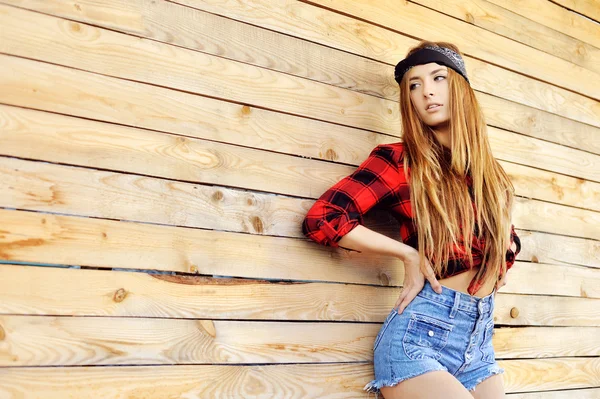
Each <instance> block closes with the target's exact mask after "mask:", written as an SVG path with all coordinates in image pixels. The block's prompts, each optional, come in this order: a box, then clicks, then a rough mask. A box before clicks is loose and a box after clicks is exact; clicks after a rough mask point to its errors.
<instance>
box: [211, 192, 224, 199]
mask: <svg viewBox="0 0 600 399" xmlns="http://www.w3.org/2000/svg"><path fill="white" fill-rule="evenodd" d="M224 197H225V196H224V195H223V192H221V191H215V192H214V193H213V195H212V198H213V200H215V201H221V200H223V198H224Z"/></svg>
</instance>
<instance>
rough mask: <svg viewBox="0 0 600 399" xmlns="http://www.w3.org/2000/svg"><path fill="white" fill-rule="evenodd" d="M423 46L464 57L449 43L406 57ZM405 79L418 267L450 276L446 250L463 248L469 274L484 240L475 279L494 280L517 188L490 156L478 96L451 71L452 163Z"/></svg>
mask: <svg viewBox="0 0 600 399" xmlns="http://www.w3.org/2000/svg"><path fill="white" fill-rule="evenodd" d="M426 45H430V46H431V45H432V46H440V47H446V48H450V49H452V50H454V51H456V52H457V53H458V54H461V53H460V52H459V50H458V48H457V47H456V46H455V45H453V44H451V43H447V42H430V41H421V42H420V43H419V44H418V45H417V46H415V47H413V48H411V49H410V50H409V52H408V54H407V56H409V55H411V54H412V53H413V52H415V51H417V50H418V49H420V48H422V47H424V46H426ZM461 56H462V54H461ZM407 75H408V73H407V74H405V75H404V77H403V79H402V81H401V84H400V114H401V117H402V132H403V142H404V148H405V151H406V155H405V156H404V167H405V170H408V168H410V175H409V176H408V178H409V181H410V187H411V190H410V192H411V194H410V197H411V198H410V199H411V206H412V207H413V208H412V209H413V217H414V219H415V223H416V230H417V239H418V243H419V244H418V250H419V255H420V258H421V267H423V266H424V264H425V263H424V262H425V260H424V259H425V258H424V257H425V256H427V258H428V259H429V260H430V263H431V265H432V267H433V269H434V271H435V272H436V276H438V278H439V276H441V275H443V274H444V273H445V272H446V270H447V262H448V260H449V258H450V254H451V252H452V250H453V248H451V247H452V246H453V245H459V244H462V245H464V246H465V249H466V255H467V258H468V260H469V263H470V265H471V267H472V265H473V257H472V245H471V244H472V241H471V237H473V235H474V234H475V233H478V234H477V238H478V239H481V238H482V237H483V238H484V240H485V247H484V248H483V249H482V252H483V254H482V255H483V258H482V263H481V267H480V269H479V271H478V272H477V276H476V278H477V279H481V280H484V281H487V279H488V278H494V279H496V280H497V278H498V274H499V271H500V269H502V274H503V275H504V273H506V260H505V254H506V250H507V249H508V248H509V246H510V230H511V215H512V205H513V197H514V187H513V185H512V183H511V181H510V179H509V177H508V175H507V174H506V172H505V171H504V169H503V168H502V166H501V165H500V164H499V163H498V161H496V159H495V158H494V157H493V155H492V151H491V148H490V144H489V140H488V136H487V128H486V123H485V120H484V116H483V113H482V111H481V108H480V106H479V103H478V102H477V98H476V97H475V93H474V91H473V89H472V88H471V86H470V85H469V83H468V82H467V81H466V80H465V79H464V78H463V77H462V76H461V75H460V74H458V73H457V72H455V71H454V70H453V69H451V68H448V86H449V104H448V105H449V112H450V123H449V124H450V135H451V155H448V151H445V150H444V147H442V145H441V144H439V142H438V141H437V139H436V137H435V135H434V133H433V131H432V129H431V128H430V127H429V126H427V125H426V124H425V123H424V122H423V121H421V119H420V118H419V116H418V114H417V111H416V109H415V108H414V106H413V105H412V101H411V99H410V90H409V85H410V83H409V82H408V79H407ZM467 175H470V177H471V178H472V182H473V185H472V189H473V193H472V195H473V197H471V194H470V193H469V190H468V187H467V184H466V178H467ZM474 208H475V209H474ZM475 222H476V223H477V227H478V228H477V230H478V231H476V230H475ZM465 238H466V239H465ZM454 249H455V250H456V249H457V248H454Z"/></svg>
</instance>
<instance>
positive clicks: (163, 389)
mask: <svg viewBox="0 0 600 399" xmlns="http://www.w3.org/2000/svg"><path fill="white" fill-rule="evenodd" d="M598 362H599V359H598V358H590V359H585V358H584V359H576V358H575V359H572V358H566V359H555V360H550V359H543V360H540V359H531V360H508V361H500V362H499V364H500V366H501V367H503V368H504V369H505V370H506V372H505V373H504V374H503V375H502V376H503V379H504V386H505V390H506V392H507V393H510V392H519V393H518V394H517V395H514V396H513V395H508V397H510V398H513V397H514V398H523V399H537V398H540V397H543V398H550V399H564V398H572V397H574V396H573V395H577V396H576V397H577V398H585V399H591V398H594V399H595V398H598V394H599V393H600V389H596V388H595V387H597V386H598V375H597V373H595V372H594V370H596V369H597V368H598ZM372 378H373V365H372V364H370V363H369V364H352V363H350V364H294V365H274V366H269V365H256V366H255V365H249V366H213V365H197V366H196V365H194V366H191V365H189V366H188V365H186V366H176V367H175V366H171V367H164V366H163V367H157V366H120V367H118V368H117V367H76V368H67V369H65V368H57V367H48V368H46V367H35V368H26V367H23V368H0V380H2V381H3V382H4V383H3V384H2V385H0V395H2V396H6V397H9V398H13V397H19V398H25V399H30V398H44V399H54V398H64V397H68V396H70V395H72V394H73V392H77V397H78V398H81V399H83V398H98V397H102V398H107V399H109V398H115V399H116V398H122V397H123V396H132V397H133V396H140V395H142V396H143V397H144V398H147V399H155V398H156V399H159V398H165V397H173V398H180V397H192V398H232V397H244V398H245V397H254V398H272V397H285V398H288V399H292V398H302V399H310V398H336V399H338V398H364V397H365V396H368V394H367V393H366V392H365V391H363V387H364V385H365V384H366V383H368V382H369V381H370V380H371V379H372ZM157 381H160V384H157V383H156V382H157ZM215 381H219V384H215ZM298 381H301V382H302V384H298ZM577 388H593V389H580V390H577ZM552 390H563V391H557V392H552ZM536 391H546V392H542V393H543V395H542V396H539V394H536V393H535V392H536ZM527 392H532V394H531V395H529V394H527ZM580 392H581V395H580ZM566 393H568V395H566Z"/></svg>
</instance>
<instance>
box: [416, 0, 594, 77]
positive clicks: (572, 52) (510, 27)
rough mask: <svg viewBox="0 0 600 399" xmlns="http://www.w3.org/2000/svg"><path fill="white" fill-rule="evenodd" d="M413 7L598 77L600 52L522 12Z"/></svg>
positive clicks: (468, 4)
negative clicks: (453, 20)
mask: <svg viewBox="0 0 600 399" xmlns="http://www.w3.org/2000/svg"><path fill="white" fill-rule="evenodd" d="M415 3H417V4H420V5H422V6H425V7H428V8H430V9H432V10H435V11H438V12H440V13H443V14H445V15H449V16H451V17H454V18H457V19H459V20H462V21H464V22H466V23H469V24H472V25H474V26H478V27H480V28H482V29H485V30H487V31H489V32H493V33H495V34H497V35H501V36H504V37H506V38H510V39H511V40H514V41H516V42H519V43H522V44H525V45H527V46H530V47H533V48H535V49H538V50H541V51H543V52H545V53H548V54H552V55H554V56H556V57H559V58H561V59H563V60H566V61H568V62H572V63H573V64H576V65H578V66H580V67H582V68H585V69H588V70H590V71H593V72H595V73H600V48H598V47H594V46H593V45H591V44H588V43H586V42H585V41H582V40H579V39H576V38H574V37H571V36H569V35H567V34H565V33H563V31H560V30H555V29H551V28H549V27H547V26H544V25H542V24H540V23H538V22H535V21H534V20H532V19H529V18H527V16H526V15H524V16H522V15H521V13H522V12H521V13H519V12H513V11H509V10H507V9H506V8H504V7H500V6H498V5H495V4H493V2H489V1H487V0H469V1H464V0H460V1H459V0H451V1H448V0H445V1H443V2H441V1H438V0H417V1H415ZM599 6H600V5H599Z"/></svg>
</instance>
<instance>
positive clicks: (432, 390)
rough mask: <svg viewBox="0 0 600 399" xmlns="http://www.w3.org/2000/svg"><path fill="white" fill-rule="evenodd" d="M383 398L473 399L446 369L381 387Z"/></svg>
mask: <svg viewBox="0 0 600 399" xmlns="http://www.w3.org/2000/svg"><path fill="white" fill-rule="evenodd" d="M381 394H382V395H383V397H384V398H385V399H407V398H411V399H431V398H447V399H473V396H472V395H471V394H470V393H469V391H467V390H466V388H465V387H464V386H463V385H462V384H461V383H460V381H458V380H457V379H456V378H454V377H453V376H452V374H450V373H449V372H447V371H443V370H439V371H430V372H427V373H425V374H421V375H418V376H416V377H411V378H409V379H407V380H403V381H401V382H400V383H398V384H397V385H395V386H393V387H381Z"/></svg>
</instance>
